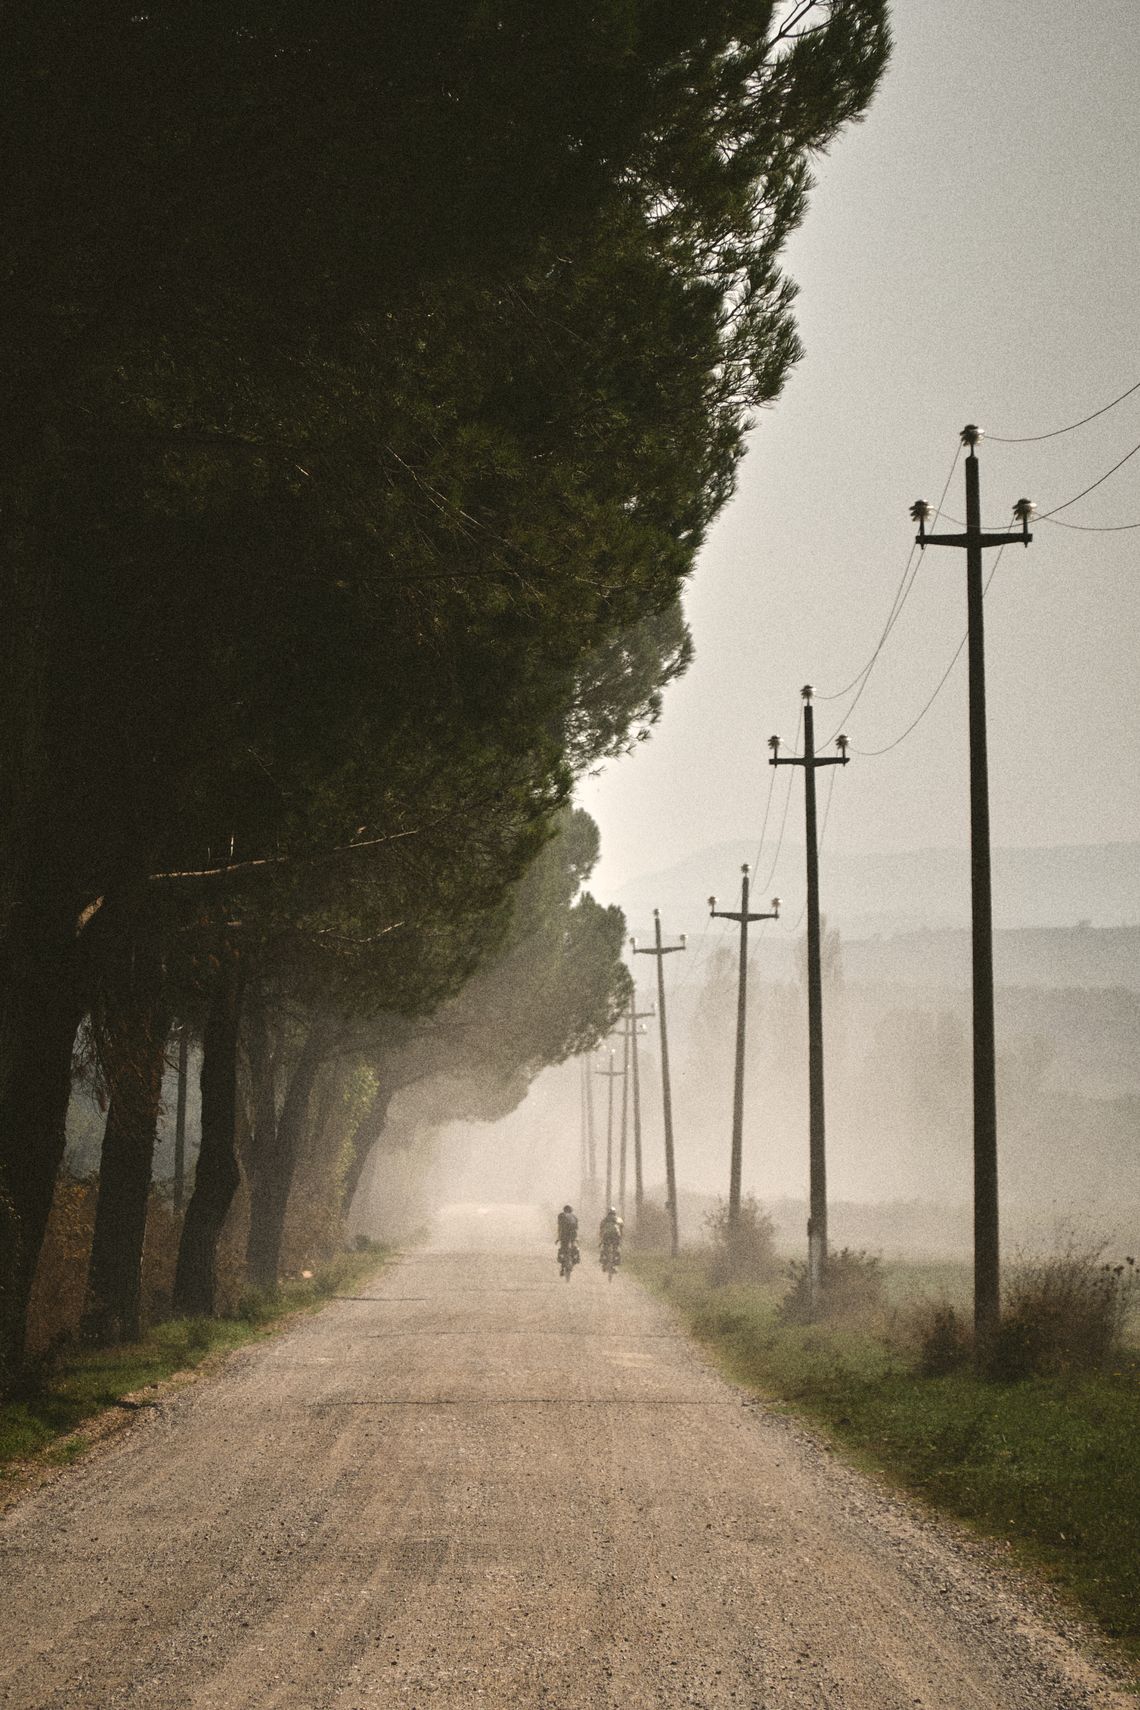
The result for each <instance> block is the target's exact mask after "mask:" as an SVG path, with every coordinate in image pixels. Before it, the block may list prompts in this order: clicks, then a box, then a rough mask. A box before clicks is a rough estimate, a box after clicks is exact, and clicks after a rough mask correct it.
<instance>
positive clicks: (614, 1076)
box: [594, 1051, 625, 1206]
mask: <svg viewBox="0 0 1140 1710" xmlns="http://www.w3.org/2000/svg"><path fill="white" fill-rule="evenodd" d="M594 1073H595V1074H598V1075H604V1076H605V1078H606V1080H607V1081H608V1082H609V1088H608V1093H609V1101H608V1108H607V1112H606V1205H607V1206H611V1205H612V1204H613V1202H614V1082H615V1081H616V1080H620V1079H622V1078H623V1077H624V1075H625V1070H624V1069H615V1068H614V1053H613V1052H612V1051H611V1052H610V1060H609V1066H608V1067H607V1068H604V1069H595V1071H594Z"/></svg>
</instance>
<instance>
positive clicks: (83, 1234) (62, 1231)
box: [28, 1171, 181, 1356]
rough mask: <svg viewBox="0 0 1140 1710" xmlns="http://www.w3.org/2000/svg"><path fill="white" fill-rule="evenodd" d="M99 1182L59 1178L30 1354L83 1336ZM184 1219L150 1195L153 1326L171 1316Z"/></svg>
mask: <svg viewBox="0 0 1140 1710" xmlns="http://www.w3.org/2000/svg"><path fill="white" fill-rule="evenodd" d="M98 1194H99V1182H98V1179H97V1178H96V1177H93V1176H92V1177H77V1176H71V1175H68V1174H67V1173H66V1171H64V1172H61V1174H60V1176H59V1179H58V1181H57V1182H56V1184H55V1194H54V1197H53V1199H52V1208H51V1215H50V1217H49V1218H48V1225H47V1232H46V1234H45V1236H44V1243H43V1246H42V1248H41V1249H40V1258H39V1264H38V1266H37V1267H36V1280H35V1284H34V1286H33V1288H32V1298H31V1303H30V1306H29V1310H28V1352H29V1353H30V1354H32V1355H33V1356H34V1355H37V1354H42V1353H44V1352H46V1351H47V1350H48V1349H49V1348H52V1347H56V1346H58V1345H59V1344H60V1343H62V1342H66V1341H68V1340H69V1339H70V1338H71V1337H72V1336H74V1335H76V1334H77V1332H78V1330H79V1323H80V1319H81V1318H82V1316H83V1302H84V1296H85V1294H86V1290H87V1264H88V1260H89V1258H90V1254H91V1235H92V1231H93V1229H94V1227H95V1202H96V1199H97V1198H98ZM180 1229H181V1219H180V1218H177V1217H175V1215H174V1212H173V1209H172V1208H171V1205H170V1201H169V1199H167V1198H166V1197H165V1196H164V1195H163V1194H162V1193H161V1192H159V1190H157V1189H152V1191H151V1196H150V1205H149V1208H148V1210H147V1221H146V1241H145V1244H144V1247H143V1276H142V1315H143V1323H144V1324H154V1323H156V1322H158V1321H159V1320H161V1319H163V1318H166V1317H168V1316H169V1313H170V1296H171V1292H172V1290H173V1287H174V1266H175V1263H176V1261H177V1258H178V1237H179V1231H180Z"/></svg>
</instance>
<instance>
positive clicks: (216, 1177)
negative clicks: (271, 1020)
mask: <svg viewBox="0 0 1140 1710" xmlns="http://www.w3.org/2000/svg"><path fill="white" fill-rule="evenodd" d="M240 1011H241V975H240V970H239V967H238V961H237V957H236V956H235V954H234V953H233V951H231V950H229V949H228V948H227V949H223V951H222V955H221V965H220V967H219V969H218V973H217V978H216V981H215V985H214V990H213V992H212V993H211V997H210V1008H209V1013H208V1015H207V1017H206V1027H205V1033H204V1036H203V1040H202V1079H201V1086H202V1145H201V1150H200V1151H199V1153H198V1166H197V1169H196V1171H195V1175H194V1192H193V1193H192V1194H191V1196H190V1203H189V1205H188V1206H187V1207H186V1217H185V1220H184V1222H183V1224H182V1239H181V1241H180V1242H179V1246H178V1266H177V1269H176V1270H175V1273H174V1310H175V1312H176V1313H178V1314H179V1316H181V1317H212V1316H213V1313H214V1308H215V1301H216V1294H217V1252H218V1238H219V1236H220V1235H221V1233H222V1225H223V1224H224V1223H225V1220H226V1215H227V1213H228V1211H229V1209H230V1206H231V1205H232V1203H233V1197H234V1194H235V1193H236V1192H237V1190H238V1186H239V1184H240V1182H241V1171H240V1169H239V1168H238V1161H237V1137H236V1128H237V1059H238V1026H239V1016H240Z"/></svg>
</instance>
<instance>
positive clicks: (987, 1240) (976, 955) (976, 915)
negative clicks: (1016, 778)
mask: <svg viewBox="0 0 1140 1710" xmlns="http://www.w3.org/2000/svg"><path fill="white" fill-rule="evenodd" d="M981 437H982V430H981V428H979V427H976V426H975V425H974V424H973V423H972V422H971V423H969V424H968V425H967V426H966V427H964V428H963V429H962V444H963V445H964V446H965V447H966V460H965V469H966V529H965V533H964V534H927V532H926V523H927V519H928V518H929V516H930V514H931V507H930V506H929V505H928V504H927V503H926V501H925V499H919V500H917V501H916V502H915V503H914V504H913V505H912V506H911V509H910V514H911V517H912V518H913V520H914V521H915V522H916V523H917V524H918V534H917V535H916V536H915V539H916V541H917V543H918V545H919V546H920V547H923V548H926V547H927V546H956V547H959V548H962V549H964V550H965V553H966V614H967V634H968V637H969V677H970V686H969V702H970V902H971V918H972V923H973V1032H974V1340H975V1344H976V1346H977V1349H978V1351H979V1354H981V1355H982V1357H983V1358H984V1356H985V1352H986V1350H987V1349H988V1347H989V1346H990V1345H991V1343H992V1341H993V1338H994V1335H995V1334H996V1332H997V1329H998V1325H999V1323H1000V1319H1001V1265H1000V1243H999V1232H998V1159H997V1077H996V1069H995V1047H994V953H993V896H992V888H991V883H990V797H989V765H988V760H987V755H986V648H985V629H984V624H983V612H982V607H983V595H984V592H985V590H984V589H983V587H982V549H983V547H987V546H1008V545H1009V543H1010V540H1011V538H1016V537H1013V536H1011V534H1010V532H1009V530H1005V531H1002V532H998V531H996V530H993V531H987V530H985V529H983V528H982V502H981V490H980V484H979V480H978V457H977V444H978V441H979V440H980V439H981ZM1034 509H1035V506H1034V504H1033V502H1032V500H1031V499H1018V501H1017V503H1016V504H1015V505H1014V507H1013V514H1014V516H1015V517H1016V519H1017V520H1018V522H1020V524H1021V536H1020V539H1021V544H1022V545H1023V546H1028V545H1029V542H1030V541H1031V540H1032V539H1033V536H1032V535H1031V534H1030V532H1029V520H1030V518H1031V517H1032V515H1033V512H1034Z"/></svg>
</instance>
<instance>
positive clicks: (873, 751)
mask: <svg viewBox="0 0 1140 1710" xmlns="http://www.w3.org/2000/svg"><path fill="white" fill-rule="evenodd" d="M1004 551H1005V547H1004V546H1003V547H1002V548H1001V549H1000V550H999V552H998V555H997V557H996V558H995V559H994V564H993V569H992V570H991V571H990V573H989V575H988V576H987V577H986V585H985V587H984V588H983V590H982V593H983V596H984V595H985V594H988V593H989V591H990V583H991V582H992V581H993V579H994V577H995V576H996V575H997V567H998V565H999V564H1000V563H1001V555H1002V553H1003V552H1004ZM969 633H970V632H969V630H967V631H966V634H965V635H963V637H962V639H961V641H960V642H959V643H958V645H957V647H956V648H955V650H954V657H953V659H951V661H950V663H949V665H947V667H946V669H945V671H943V673H942V675H941V677H939V679H938V683H937V686H936V687H935V690H934V693H933V694H932V695H931V697H930V699H929V700H928V701H927V703H926V705H925V706H924V707H923V709H922V711H921V712H920V713H919V714H918V716H917V718H914V719H912V720H911V722H910V724H908V725H907V727H906V729H905V730H904V731H903V733H902V735H901V736H896V737H895V739H894V741H893V742H888V743H887V745H886V747H885V748H855V747H854V744H853V745H852V752H853V753H855V754H858V755H859V757H860V758H861V759H864V760H876V759H878V757H879V755H880V754H889V753H890V752H891V749H892V748H897V747H898V746H899V743H900V742H905V741H906V739H907V737H908V736H909V735H910V733H911V731H912V730H915V729H917V727H918V726H919V725H920V724H921V723H922V721H923V719H924V718H925V717H926V715H927V713H928V712H929V711H930V709H931V707H932V706H933V705H934V703H935V701H936V700H937V699H938V697H939V695H940V694H941V693H942V690H943V688H944V687H945V685H946V680H947V678H948V677H949V675H950V673H951V671H953V669H954V667H955V665H957V663H958V661H959V659H960V658H961V656H962V649H963V647H965V645H966V642H967V641H968V639H969Z"/></svg>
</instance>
